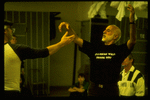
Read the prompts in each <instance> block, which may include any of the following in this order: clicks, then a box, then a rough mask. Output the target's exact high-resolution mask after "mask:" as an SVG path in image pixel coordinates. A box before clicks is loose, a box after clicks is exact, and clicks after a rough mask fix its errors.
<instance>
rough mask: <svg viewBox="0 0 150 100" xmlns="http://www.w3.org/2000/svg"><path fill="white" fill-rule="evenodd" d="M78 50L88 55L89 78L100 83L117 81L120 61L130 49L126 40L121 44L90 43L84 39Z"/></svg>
mask: <svg viewBox="0 0 150 100" xmlns="http://www.w3.org/2000/svg"><path fill="white" fill-rule="evenodd" d="M79 50H80V51H82V52H83V53H85V54H87V55H88V56H89V57H90V61H91V66H90V80H91V81H92V82H94V83H100V84H113V83H117V81H118V78H119V73H120V68H121V63H122V62H123V60H124V59H125V58H126V57H127V56H128V55H129V54H130V53H131V51H132V50H129V49H128V47H127V42H126V43H125V44H122V45H115V44H112V45H104V44H97V45H92V44H91V43H89V42H87V41H85V40H84V41H83V46H82V48H81V47H80V48H79Z"/></svg>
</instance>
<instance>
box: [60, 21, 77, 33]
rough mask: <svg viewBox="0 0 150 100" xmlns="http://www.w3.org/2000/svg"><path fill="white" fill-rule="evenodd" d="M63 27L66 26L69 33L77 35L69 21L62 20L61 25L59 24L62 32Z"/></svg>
mask: <svg viewBox="0 0 150 100" xmlns="http://www.w3.org/2000/svg"><path fill="white" fill-rule="evenodd" d="M62 28H66V32H68V35H75V36H76V33H75V31H74V30H73V29H72V28H71V27H70V25H69V23H67V22H61V23H60V25H59V26H58V29H59V31H60V32H62Z"/></svg>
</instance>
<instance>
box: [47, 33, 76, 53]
mask: <svg viewBox="0 0 150 100" xmlns="http://www.w3.org/2000/svg"><path fill="white" fill-rule="evenodd" d="M67 35H68V32H66V33H65V34H64V35H63V37H62V38H61V41H60V42H58V43H56V44H53V45H50V46H48V47H46V48H47V49H48V51H49V55H52V54H54V53H55V52H57V51H58V50H59V49H60V48H62V47H64V46H65V45H68V44H70V43H71V42H72V41H73V40H74V38H75V35H71V36H67Z"/></svg>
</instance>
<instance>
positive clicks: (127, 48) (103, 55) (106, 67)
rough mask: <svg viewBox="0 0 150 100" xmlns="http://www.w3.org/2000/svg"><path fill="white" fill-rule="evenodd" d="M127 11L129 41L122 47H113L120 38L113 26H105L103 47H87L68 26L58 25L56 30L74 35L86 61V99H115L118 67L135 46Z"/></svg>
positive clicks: (131, 21)
mask: <svg viewBox="0 0 150 100" xmlns="http://www.w3.org/2000/svg"><path fill="white" fill-rule="evenodd" d="M127 9H128V10H129V11H130V16H129V21H130V22H129V24H130V39H129V40H128V41H127V42H126V43H124V44H122V45H116V44H115V43H116V42H117V41H118V40H119V39H120V38H121V30H120V29H119V28H118V27H117V26H116V25H109V26H108V27H106V29H105V30H104V31H103V36H102V41H103V44H99V45H95V44H91V43H89V42H87V41H85V40H83V39H81V38H79V37H78V36H77V34H76V33H75V31H74V30H73V29H72V28H71V27H70V25H69V23H67V22H62V23H60V25H59V30H60V32H62V30H61V29H62V28H63V27H66V29H67V32H68V33H69V34H70V35H72V34H74V35H75V39H74V43H76V44H77V45H78V46H79V50H80V51H81V52H83V53H85V54H87V55H88V56H89V57H90V61H91V65H90V85H89V88H88V96H119V89H118V86H117V82H118V79H119V73H120V69H121V63H122V62H123V61H124V59H125V58H126V57H127V56H128V55H129V54H130V53H131V51H132V50H133V47H134V45H135V43H136V28H135V23H134V14H135V11H134V8H133V7H132V5H131V4H129V5H128V8H127Z"/></svg>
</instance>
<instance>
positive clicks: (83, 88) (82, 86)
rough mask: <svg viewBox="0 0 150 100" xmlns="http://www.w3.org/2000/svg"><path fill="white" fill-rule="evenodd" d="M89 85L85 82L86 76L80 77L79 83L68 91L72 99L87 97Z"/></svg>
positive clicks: (80, 75) (81, 75)
mask: <svg viewBox="0 0 150 100" xmlns="http://www.w3.org/2000/svg"><path fill="white" fill-rule="evenodd" d="M88 86H89V83H88V82H86V81H85V76H84V74H82V73H80V74H79V75H78V82H77V83H75V85H73V86H72V87H70V88H69V89H68V91H69V92H70V97H86V96H87V89H88Z"/></svg>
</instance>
